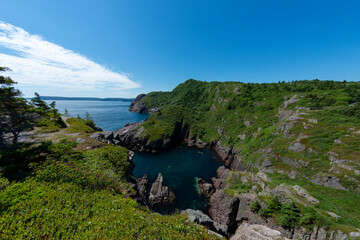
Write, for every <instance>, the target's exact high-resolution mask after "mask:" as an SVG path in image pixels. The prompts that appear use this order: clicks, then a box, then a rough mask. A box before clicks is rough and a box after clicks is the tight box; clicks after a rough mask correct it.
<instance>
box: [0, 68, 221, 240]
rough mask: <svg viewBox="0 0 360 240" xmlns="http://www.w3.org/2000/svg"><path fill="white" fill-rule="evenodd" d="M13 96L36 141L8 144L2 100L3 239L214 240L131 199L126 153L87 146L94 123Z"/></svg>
mask: <svg viewBox="0 0 360 240" xmlns="http://www.w3.org/2000/svg"><path fill="white" fill-rule="evenodd" d="M0 70H1V68H0ZM3 80H4V81H3ZM0 81H3V82H0V83H1V84H3V83H4V82H5V83H7V82H8V81H10V80H9V79H8V78H1V79H0ZM12 84H14V82H12V80H11V82H10V85H12ZM8 88H9V85H7V84H5V85H2V88H1V89H0V90H1V91H3V90H4V89H5V90H4V91H8V92H9V91H15V92H17V93H19V94H17V95H16V99H14V98H13V97H11V96H10V98H8V100H9V101H8V102H11V101H12V102H11V104H13V106H15V110H14V111H17V112H16V113H18V114H20V115H21V116H24V117H25V118H26V121H27V125H26V127H22V130H27V131H29V132H30V133H31V135H30V136H31V137H30V138H31V140H32V141H29V142H27V141H23V139H20V138H17V139H16V141H13V143H9V141H7V140H8V138H9V137H10V139H11V137H15V135H11V134H12V132H11V129H10V128H9V127H15V125H13V126H10V125H9V124H8V121H15V120H16V119H15V118H14V119H10V118H12V117H15V114H13V115H10V114H11V113H12V112H11V111H10V110H13V109H10V108H5V107H6V104H7V103H8V102H5V100H4V98H2V99H0V100H1V101H0V106H1V107H2V108H1V114H2V115H1V116H2V117H4V118H1V119H0V120H1V122H0V123H1V130H2V132H0V133H1V136H0V137H1V140H3V141H2V142H1V144H0V239H59V238H61V239H63V238H64V239H175V238H182V239H217V237H216V236H214V235H211V234H209V233H208V232H207V230H206V229H205V228H204V227H202V226H199V225H196V224H193V223H190V222H189V221H188V220H187V218H186V217H183V216H180V215H179V214H174V215H171V216H162V215H159V214H155V213H152V212H151V211H150V210H149V209H147V208H146V207H144V206H141V205H140V204H138V203H137V202H136V201H135V200H134V199H132V197H133V196H134V195H135V191H134V189H133V185H132V184H131V183H130V182H128V180H129V179H131V178H132V177H131V175H130V173H131V170H132V162H131V161H129V159H128V150H126V149H124V148H122V147H117V146H109V145H107V144H103V143H99V142H96V141H95V140H93V139H92V138H90V137H89V135H90V133H92V132H94V131H95V130H96V128H95V125H94V124H93V122H92V121H91V119H85V120H83V119H77V118H68V119H66V123H64V122H63V120H62V119H61V116H60V114H59V113H58V112H57V110H56V108H55V104H52V105H51V106H48V105H47V104H46V103H45V102H43V101H42V100H41V99H40V97H39V96H38V95H36V97H35V98H34V99H33V101H32V103H27V102H26V101H25V100H24V99H21V96H20V92H19V91H18V90H16V89H14V88H13V87H11V89H8ZM6 89H7V90H6ZM2 97H3V95H2ZM18 102H21V104H24V105H23V106H26V108H25V107H24V108H19V107H16V104H17V103H18ZM4 106H5V107H4ZM67 125H68V126H67ZM19 127H20V126H19ZM34 128H35V130H34ZM20 132H21V131H20ZM16 134H18V133H16ZM9 135H10V136H9ZM16 137H20V136H19V135H16ZM79 139H80V140H81V141H79V142H80V143H77V142H75V140H79ZM18 140H19V141H18ZM20 140H21V141H20ZM50 140H51V141H50Z"/></svg>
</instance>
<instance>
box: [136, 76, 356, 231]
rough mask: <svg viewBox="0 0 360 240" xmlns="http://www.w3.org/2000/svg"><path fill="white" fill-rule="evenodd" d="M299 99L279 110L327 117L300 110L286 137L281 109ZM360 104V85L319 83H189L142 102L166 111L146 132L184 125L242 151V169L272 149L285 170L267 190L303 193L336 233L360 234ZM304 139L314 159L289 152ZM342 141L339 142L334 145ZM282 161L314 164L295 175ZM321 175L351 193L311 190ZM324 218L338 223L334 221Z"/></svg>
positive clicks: (277, 165) (277, 166)
mask: <svg viewBox="0 0 360 240" xmlns="http://www.w3.org/2000/svg"><path fill="white" fill-rule="evenodd" d="M294 95H297V96H298V97H297V98H298V99H299V101H298V102H296V103H294V104H291V105H289V106H288V107H287V108H284V109H282V110H293V111H295V107H321V108H323V110H315V111H309V110H299V112H300V113H301V114H303V115H301V116H300V118H297V119H294V120H288V121H289V122H291V124H292V125H291V129H290V136H286V137H285V136H284V134H283V132H282V131H281V125H282V124H283V123H284V121H286V120H282V121H280V120H279V117H278V114H279V109H280V108H282V107H283V103H284V98H285V97H286V99H288V98H290V97H292V96H294ZM359 100H360V83H345V82H333V81H317V80H314V81H298V82H292V83H277V84H275V83H274V84H243V83H236V82H224V83H219V82H211V83H206V82H200V81H195V80H188V81H186V82H185V83H183V84H180V85H179V86H178V87H176V88H175V89H174V90H173V91H172V92H154V93H150V94H148V95H146V96H145V97H144V98H143V99H142V101H143V102H144V103H145V104H146V106H147V107H149V108H150V107H160V109H161V111H160V112H158V113H156V114H153V115H152V116H150V118H149V120H148V121H147V122H145V123H144V124H143V126H144V127H145V131H144V133H145V134H148V135H149V136H148V137H149V138H152V139H156V138H159V137H162V136H167V135H169V134H171V131H172V130H173V126H174V123H175V122H176V121H178V122H180V121H182V122H183V123H185V124H187V125H189V126H190V129H191V135H196V136H197V137H198V138H200V139H201V140H203V141H206V142H209V141H212V140H219V141H220V143H221V144H222V145H223V146H227V147H234V148H236V149H238V150H239V152H240V153H239V156H240V157H241V159H242V160H243V163H244V165H246V164H247V163H252V164H253V166H256V163H257V164H260V163H261V161H262V160H263V159H264V158H266V157H264V156H263V154H262V152H261V150H266V149H269V148H270V149H271V152H272V155H270V156H267V158H269V159H270V160H271V162H272V164H273V165H274V168H275V169H276V170H278V171H280V172H278V171H275V172H274V173H273V174H271V178H272V179H273V182H272V183H270V184H269V185H270V186H272V187H275V186H276V185H278V184H280V183H287V184H289V185H295V184H298V185H300V186H303V187H305V188H306V189H307V190H308V191H309V192H310V193H311V194H312V195H313V196H315V197H316V198H318V199H319V200H320V204H318V205H317V206H313V207H314V208H315V209H316V210H317V211H319V212H320V213H321V214H323V215H325V216H326V217H327V218H329V221H330V222H332V224H333V227H341V228H342V229H346V228H354V227H355V228H359V227H360V209H359V208H358V207H359V206H360V200H359V188H358V184H357V182H356V181H360V175H359V174H356V173H355V171H356V170H358V171H359V170H360V162H359V159H360V144H359V143H360V134H359V130H360V104H359V103H357V104H353V105H351V104H349V103H353V102H359ZM293 113H294V112H293ZM175 114H176V115H175ZM313 120H316V121H317V122H316V121H315V122H314V121H313ZM241 135H242V136H241ZM244 136H245V138H244V139H241V137H244ZM299 136H300V137H301V136H305V137H303V138H302V139H300V140H299V142H300V143H301V144H303V145H304V146H306V148H307V149H309V148H311V149H313V150H314V151H315V152H312V153H310V152H309V151H307V150H306V151H302V152H293V151H289V150H288V147H289V146H290V145H291V144H293V143H295V142H296V141H297V140H296V139H297V138H299ZM337 139H338V140H340V141H341V143H334V141H335V140H337ZM328 152H335V153H337V154H338V158H339V159H344V160H345V162H344V163H343V165H345V167H351V170H347V169H346V168H343V167H341V166H339V165H337V164H335V165H330V160H329V154H328ZM284 157H288V158H291V159H295V160H302V161H305V162H309V165H308V166H301V167H297V168H295V167H292V166H290V165H288V164H285V163H284V162H283V161H282V158H284ZM331 167H332V170H331V171H330V168H331ZM292 170H295V171H296V172H297V177H296V178H295V179H290V178H289V177H288V174H289V173H290V172H291V171H292ZM251 171H252V172H254V173H256V172H257V171H258V168H257V167H253V168H252V169H251ZM316 174H324V175H332V176H335V177H337V178H339V179H340V183H341V184H342V185H343V186H344V187H345V188H347V189H348V191H346V190H334V189H332V188H328V187H324V186H318V185H314V184H313V183H311V182H310V180H311V179H312V178H314V177H315V176H316ZM234 184H235V186H230V188H232V191H233V192H235V193H236V192H238V193H240V192H242V191H244V189H245V190H246V189H247V187H246V186H245V187H244V186H243V184H239V183H238V182H236V181H235V183H234ZM230 185H231V184H230ZM236 189H238V191H236ZM325 211H331V212H334V213H336V214H338V215H339V216H341V218H340V219H339V220H335V219H334V218H331V217H329V216H328V215H327V214H326V213H325Z"/></svg>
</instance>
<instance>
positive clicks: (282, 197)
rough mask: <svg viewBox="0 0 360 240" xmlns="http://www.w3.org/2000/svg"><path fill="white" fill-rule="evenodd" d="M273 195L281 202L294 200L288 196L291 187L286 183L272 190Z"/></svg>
mask: <svg viewBox="0 0 360 240" xmlns="http://www.w3.org/2000/svg"><path fill="white" fill-rule="evenodd" d="M271 195H272V196H274V197H278V198H279V201H280V202H283V203H292V200H291V199H290V198H289V197H288V195H290V192H289V189H288V188H287V187H286V186H285V184H284V183H282V184H280V185H279V186H277V187H276V188H274V189H273V190H271Z"/></svg>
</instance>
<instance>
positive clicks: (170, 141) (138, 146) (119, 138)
mask: <svg viewBox="0 0 360 240" xmlns="http://www.w3.org/2000/svg"><path fill="white" fill-rule="evenodd" d="M141 124H142V123H140V122H135V123H131V124H126V125H125V126H124V127H123V128H121V129H119V130H116V131H114V132H102V133H95V134H92V135H91V137H93V138H95V139H96V140H98V141H100V142H105V143H108V144H114V145H119V146H122V147H125V148H127V149H130V150H133V151H141V152H157V151H161V150H166V149H168V148H170V147H172V146H175V145H177V144H180V143H181V142H182V141H183V140H184V138H185V136H186V135H187V133H188V126H186V125H183V124H182V123H181V122H178V123H176V124H175V127H174V131H173V134H172V135H171V136H169V137H165V138H159V139H155V140H148V136H147V135H146V130H145V128H144V127H143V126H142V125H141Z"/></svg>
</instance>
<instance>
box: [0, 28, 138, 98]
mask: <svg viewBox="0 0 360 240" xmlns="http://www.w3.org/2000/svg"><path fill="white" fill-rule="evenodd" d="M0 46H2V47H5V48H7V49H10V50H12V51H13V52H14V53H15V54H12V55H10V54H4V53H0V66H5V67H9V68H11V69H12V72H11V74H10V75H11V77H12V78H13V79H14V80H15V81H17V82H18V83H20V84H21V85H22V86H29V87H30V86H31V87H33V88H34V87H35V88H36V87H41V88H44V87H45V88H49V89H54V88H56V89H57V90H58V92H60V93H61V92H62V91H74V92H84V91H85V92H86V91H88V92H92V93H96V92H106V90H107V89H109V90H111V91H114V90H116V91H122V92H123V91H124V90H127V89H132V88H139V87H140V85H139V84H138V83H136V82H134V81H132V80H130V79H129V77H128V76H127V74H125V73H116V72H113V71H110V70H109V69H107V68H106V67H104V66H101V65H100V64H98V63H95V62H93V61H91V60H89V59H88V58H86V57H85V56H83V55H80V54H78V53H75V52H73V51H71V50H68V49H65V48H63V47H61V46H59V45H56V44H54V43H51V42H48V41H46V40H44V39H43V38H42V37H40V36H37V35H31V34H29V33H28V32H26V31H25V30H24V29H21V28H18V27H15V26H13V25H11V24H8V23H4V22H1V21H0ZM75 95H76V94H75ZM78 95H84V94H78ZM85 95H87V94H85ZM95 95H98V94H95ZM104 97H106V96H104Z"/></svg>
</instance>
